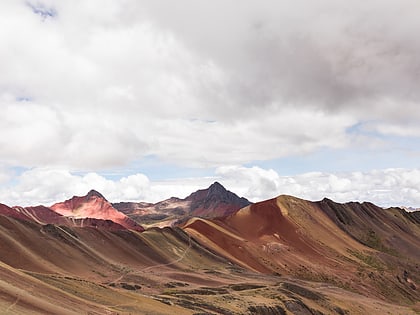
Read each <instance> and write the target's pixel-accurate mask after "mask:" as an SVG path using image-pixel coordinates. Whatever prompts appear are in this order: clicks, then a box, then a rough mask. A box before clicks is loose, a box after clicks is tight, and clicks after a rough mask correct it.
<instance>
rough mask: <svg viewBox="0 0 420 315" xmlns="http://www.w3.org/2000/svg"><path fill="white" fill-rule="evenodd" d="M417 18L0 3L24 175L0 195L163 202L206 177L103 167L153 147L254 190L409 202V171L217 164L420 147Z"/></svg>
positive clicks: (350, 7)
mask: <svg viewBox="0 0 420 315" xmlns="http://www.w3.org/2000/svg"><path fill="white" fill-rule="evenodd" d="M419 15H420V7H419V6H418V3H417V1H416V0H400V1H396V0H369V1H363V0H356V1H352V2H351V3H350V2H348V1H343V0H338V1H337V0H322V1H316V2H308V1H301V0H298V1H292V0H285V1H275V0H267V1H264V3H259V2H255V1H249V0H245V1H243V2H241V5H240V6H239V5H238V4H237V3H234V2H231V3H226V1H221V0H215V1H211V2H206V3H204V2H202V1H193V0H180V1H177V2H173V3H172V2H170V3H168V1H161V0H154V1H149V0H140V1H135V0H123V1H112V0H101V1H99V0H92V1H84V0H75V1H71V2H69V1H63V0H60V1H53V0H28V1H14V0H5V1H2V2H1V3H0V41H1V43H2V45H1V46H0V68H1V70H2V71H1V73H0V108H1V109H2V115H0V133H1V135H2V136H1V138H0V156H1V158H0V166H1V169H0V174H4V175H0V182H2V183H3V184H4V183H7V182H8V180H9V179H10V178H13V177H14V175H13V167H18V168H19V167H23V168H24V169H29V170H30V171H27V172H25V173H23V174H22V175H21V177H18V178H16V181H15V182H17V183H18V184H16V185H17V186H16V187H11V186H10V185H9V188H3V190H2V196H3V199H4V200H10V201H13V200H15V201H16V202H17V201H18V200H21V201H22V202H30V201H33V200H39V201H42V202H44V201H45V202H46V201H52V200H56V199H62V197H66V198H67V197H69V196H70V195H73V194H84V193H85V190H88V189H90V188H91V187H88V186H95V187H96V186H97V188H98V189H99V190H100V189H102V190H104V191H103V193H104V194H106V195H108V196H109V198H110V199H111V198H114V197H115V198H116V199H131V198H138V199H143V197H144V199H149V200H160V199H161V197H164V196H167V195H168V194H169V192H171V193H172V194H173V195H176V194H177V193H181V194H186V193H189V192H191V191H193V190H195V189H198V188H200V185H199V183H200V184H202V185H204V184H206V185H204V186H207V184H210V183H211V179H197V178H196V179H192V180H188V181H187V182H188V184H184V185H182V181H181V180H178V179H176V180H173V181H162V182H161V183H157V182H152V181H150V180H149V179H148V178H147V177H146V176H147V174H143V173H146V172H145V171H144V170H141V171H139V170H135V171H134V172H133V173H134V174H133V175H132V176H133V177H130V176H126V177H125V178H123V179H118V180H110V179H107V178H105V177H103V176H101V175H98V174H101V173H102V172H104V170H110V169H113V168H124V167H126V166H127V165H138V164H140V163H141V162H139V161H142V159H143V158H144V157H150V156H153V157H156V159H158V160H159V161H165V162H166V163H168V164H171V165H173V164H177V165H181V166H182V167H184V168H207V169H210V170H214V169H215V168H217V171H216V173H215V177H216V178H217V177H220V179H223V180H226V181H227V183H232V185H233V186H232V187H233V188H238V189H239V192H242V193H243V194H244V195H246V196H248V197H249V198H251V199H254V200H258V199H259V198H266V197H269V196H272V195H275V194H277V193H282V192H286V193H288V192H289V193H291V194H296V195H298V196H302V197H306V198H315V199H316V198H318V197H319V198H321V197H324V195H327V196H329V195H328V194H329V193H331V194H332V195H331V196H333V197H335V198H336V199H337V200H342V201H344V200H349V199H357V200H364V199H369V198H371V199H372V200H373V199H374V201H377V202H380V203H387V202H388V203H393V202H394V201H395V202H398V203H405V204H409V203H411V202H413V203H416V202H417V201H416V200H418V199H417V197H416V196H417V190H416V188H415V187H411V186H409V187H408V186H404V185H405V184H406V183H408V182H406V181H405V180H404V179H403V177H404V176H408V177H410V176H412V174H413V173H412V172H414V171H410V170H392V171H391V170H387V171H380V172H379V173H378V174H376V173H374V172H371V173H369V172H367V173H360V174H356V173H343V174H328V173H307V174H302V175H299V176H292V177H284V176H281V174H278V173H276V171H275V170H264V169H261V168H258V167H257V166H256V167H255V168H244V167H231V166H226V165H244V164H247V165H250V164H253V163H255V164H256V162H255V161H262V160H272V159H277V158H280V157H291V156H302V155H308V154H311V153H314V152H317V151H319V150H322V149H325V148H326V149H328V150H330V152H332V154H334V150H337V149H345V150H350V151H351V150H353V149H354V148H360V147H363V149H364V150H366V151H367V152H376V151H378V150H382V151H383V152H384V151H387V152H393V153H394V155H398V156H399V157H400V158H401V160H400V161H398V166H404V155H405V154H407V151H409V152H408V153H409V154H413V155H419V154H420V153H419V150H418V142H419V138H420V129H419V128H418V121H419V119H420V111H419V110H418V106H419V103H420V91H419V89H418V82H419V79H420V37H419V36H418V33H419V31H420V20H419V19H418V16H419ZM398 17H404V18H399V19H398V21H397V20H396V19H397V18H398ZM401 139H403V140H404V141H400V140H401ZM402 143H404V144H402ZM369 150H370V151H369ZM403 151H404V152H403ZM396 152H397V153H398V154H396ZM136 163H138V164H136ZM358 163H359V162H358V161H357V159H355V161H354V167H353V169H358V168H360V169H362V167H361V166H360V165H358ZM314 169H316V167H315V168H314ZM75 172H79V173H75ZM76 174H85V175H76ZM404 174H405V175H404ZM42 175H45V176H49V177H51V178H50V179H45V178H44V179H42V178H41V176H42ZM161 177H164V176H161ZM35 178H37V179H38V180H35V181H33V179H35ZM379 178H381V179H384V180H385V182H392V183H394V184H395V187H391V186H384V183H382V182H380V184H374V183H377V181H378V179H379ZM410 178H411V177H410ZM239 179H241V180H242V181H243V182H246V183H247V186H245V185H243V184H241V185H239V184H238V185H237V186H235V185H236V184H237V183H239V182H240V181H239ZM56 181H58V182H56ZM364 181H370V182H367V183H364ZM41 182H42V185H39V187H37V185H36V183H41ZM49 182H50V183H51V184H49ZM67 182H70V183H72V185H74V187H78V188H77V190H76V191H74V190H73V188H70V187H71V186H66V185H65V183H67ZM355 183H357V185H358V186H357V187H364V189H365V190H362V189H361V188H357V187H356V184H355ZM180 184H181V185H180ZM49 185H50V186H49ZM175 185H180V187H181V188H175ZM375 185H377V187H382V188H378V189H374V188H375V187H376V186H375ZM398 185H401V186H400V187H399V186H398ZM34 187H35V188H34ZM402 187H403V188H402ZM5 189H9V190H7V191H6V190H5ZM59 189H62V190H63V193H62V194H61V195H60V191H59ZM404 189H405V190H404ZM70 190H71V191H70ZM116 190H121V192H119V193H116V192H115V191H116ZM396 191H398V192H396ZM368 192H369V193H368ZM394 192H395V193H394ZM64 195H65V196H64ZM19 198H21V199H19ZM37 198H39V199H37ZM386 198H388V201H386ZM404 198H405V199H404ZM400 201H401V202H400Z"/></svg>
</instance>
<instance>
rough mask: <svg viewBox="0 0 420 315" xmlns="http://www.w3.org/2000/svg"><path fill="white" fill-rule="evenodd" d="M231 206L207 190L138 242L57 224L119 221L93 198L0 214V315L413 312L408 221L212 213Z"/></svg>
mask: <svg viewBox="0 0 420 315" xmlns="http://www.w3.org/2000/svg"><path fill="white" fill-rule="evenodd" d="M219 185H220V184H219ZM220 186H221V185H220ZM191 196H192V197H191ZM217 196H225V197H226V196H230V197H229V198H227V199H226V198H223V197H221V198H220V199H217ZM231 196H232V195H229V194H226V193H225V192H224V188H223V189H221V187H219V186H218V185H216V186H214V185H212V186H210V187H209V188H208V189H204V190H201V191H198V192H196V193H193V194H191V195H190V196H189V197H187V198H186V199H188V200H187V201H188V202H189V204H188V208H186V209H187V210H188V212H187V214H188V215H190V212H191V213H192V212H193V211H195V210H197V209H198V210H197V211H198V213H203V212H202V210H203V209H210V211H209V213H210V214H206V213H204V215H203V216H202V217H188V216H185V213H184V214H181V215H179V216H178V218H181V219H185V218H187V217H188V219H187V221H185V222H183V223H182V224H181V225H180V226H179V227H165V228H156V227H154V228H149V229H147V230H145V231H143V229H127V228H126V227H123V226H122V225H119V226H120V227H122V228H121V229H111V228H110V229H107V228H98V227H94V226H93V225H85V224H80V225H77V226H76V225H73V226H71V225H67V223H68V221H69V220H70V221H71V220H86V219H83V218H85V217H86V216H93V215H98V213H99V216H100V215H102V216H103V218H105V217H106V218H112V219H115V220H116V219H118V218H119V217H120V215H118V214H117V215H115V211H117V209H115V207H113V206H112V205H111V204H110V203H109V202H108V201H106V199H105V198H104V197H103V196H102V195H100V194H99V193H98V192H96V191H91V192H90V193H89V194H88V195H87V196H83V197H73V198H71V199H69V200H67V201H65V202H63V203H59V204H56V205H54V206H53V207H52V208H54V209H55V210H57V212H55V211H53V210H52V209H50V208H47V207H32V208H31V207H27V208H20V207H14V208H10V207H7V206H5V205H1V204H0V311H1V312H0V313H4V314H113V315H116V314H196V315H198V314H257V315H258V314H261V315H266V314H274V315H275V314H281V315H284V314H401V315H402V314H404V315H406V314H416V313H418V312H419V311H420V304H419V301H420V288H419V283H420V277H419V255H420V254H419V253H420V222H419V213H417V212H411V213H407V212H405V211H404V210H402V209H399V208H391V209H382V208H379V207H376V206H374V205H372V204H370V203H347V204H338V203H335V202H333V201H331V200H328V199H324V200H322V201H319V202H310V201H306V200H302V199H298V198H295V197H291V196H279V197H278V198H274V199H271V200H267V201H263V202H259V203H255V204H248V205H246V206H245V207H242V208H240V209H236V210H232V209H231V208H229V210H226V209H225V210H223V211H221V212H218V210H216V211H215V212H212V209H213V210H214V209H223V207H220V208H217V207H218V205H224V204H228V203H229V202H231V201H232V200H231V201H229V200H230V198H231ZM235 196H236V195H235ZM236 197H237V196H236ZM232 198H235V197H232ZM238 198H239V197H238ZM173 200H174V202H175V201H176V200H178V201H180V202H184V201H185V199H184V200H183V199H175V198H173ZM194 200H196V202H197V203H196V204H198V205H199V206H197V207H192V206H191V204H194V203H193V201H194ZM235 200H236V198H235ZM144 205H146V204H144ZM149 205H150V204H149ZM168 209H169V208H168ZM168 211H169V210H168ZM50 212H52V213H50ZM58 212H60V213H58ZM216 214H217V215H216ZM63 215H64V216H63ZM172 215H173V217H174V218H175V219H176V218H177V216H176V215H174V214H172ZM206 216H207V217H206ZM30 218H31V219H30ZM93 219H94V218H92V220H93ZM54 220H55V221H56V222H55V223H53V222H52V221H54ZM95 220H101V222H102V221H103V222H111V223H113V224H118V223H115V222H114V221H110V220H108V221H107V220H105V219H101V218H96V219H95ZM47 221H48V222H47ZM163 222H167V218H164V219H163ZM63 223H64V224H63ZM165 224H166V223H165Z"/></svg>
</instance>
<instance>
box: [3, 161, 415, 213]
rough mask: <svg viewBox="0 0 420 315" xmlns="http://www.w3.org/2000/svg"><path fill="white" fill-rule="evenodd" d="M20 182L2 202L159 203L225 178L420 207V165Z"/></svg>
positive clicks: (239, 187)
mask: <svg viewBox="0 0 420 315" xmlns="http://www.w3.org/2000/svg"><path fill="white" fill-rule="evenodd" d="M15 181H16V183H14V184H13V185H10V186H8V187H7V186H3V187H2V188H1V189H0V202H1V203H5V204H8V205H23V206H29V205H36V204H44V205H51V204H53V203H55V202H59V201H63V200H66V199H69V198H71V197H72V196H73V195H79V196H83V195H85V194H86V193H87V192H88V191H89V190H90V189H96V190H98V191H99V192H101V193H102V194H103V195H104V196H105V197H106V198H107V199H108V200H109V201H111V202H119V201H138V202H139V201H147V202H157V201H161V200H164V199H167V198H170V197H180V198H185V197H186V196H188V195H189V194H190V193H192V192H194V191H196V190H198V189H204V188H207V187H208V186H210V185H211V184H212V183H213V182H214V181H219V182H220V183H222V185H224V186H225V187H226V188H227V189H228V190H231V191H233V192H235V193H236V194H238V195H239V196H244V197H246V198H248V199H249V200H251V201H254V202H256V201H262V200H265V199H269V198H274V197H276V196H278V195H281V194H288V195H292V196H296V197H300V198H304V199H308V200H321V199H323V198H325V197H327V198H330V199H332V200H334V201H337V202H349V201H360V202H363V201H370V202H373V203H375V204H377V205H379V206H384V207H388V206H414V207H419V206H420V190H419V187H420V170H419V169H383V170H374V171H370V172H348V173H325V172H310V173H303V174H298V175H293V176H281V175H280V174H278V173H277V172H276V171H274V170H272V169H263V168H260V167H257V166H254V167H244V166H223V167H219V168H218V169H217V170H216V172H215V174H214V175H213V176H209V177H197V178H178V179H173V180H162V181H152V180H150V179H149V178H148V177H147V176H146V175H144V174H141V173H137V174H133V175H129V176H125V177H122V178H120V179H109V178H106V177H104V176H103V175H100V174H97V173H93V172H91V173H86V174H75V173H71V172H68V171H66V170H63V169H46V168H36V169H31V170H27V171H25V172H23V173H22V174H21V175H20V176H18V177H17V178H16V180H15Z"/></svg>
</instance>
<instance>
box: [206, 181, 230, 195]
mask: <svg viewBox="0 0 420 315" xmlns="http://www.w3.org/2000/svg"><path fill="white" fill-rule="evenodd" d="M208 191H209V193H211V192H216V193H226V192H227V190H226V188H225V187H223V185H222V184H220V183H219V182H214V183H213V184H211V185H210V187H209V188H208Z"/></svg>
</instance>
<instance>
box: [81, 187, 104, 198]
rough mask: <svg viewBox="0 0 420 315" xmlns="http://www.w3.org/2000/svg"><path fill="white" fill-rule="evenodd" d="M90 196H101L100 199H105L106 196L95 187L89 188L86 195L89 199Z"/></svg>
mask: <svg viewBox="0 0 420 315" xmlns="http://www.w3.org/2000/svg"><path fill="white" fill-rule="evenodd" d="M92 197H98V198H102V199H104V200H106V198H105V197H104V196H103V195H102V194H101V193H100V192H99V191H97V190H95V189H91V190H90V191H89V192H88V193H87V195H86V198H87V199H90V198H92Z"/></svg>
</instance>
